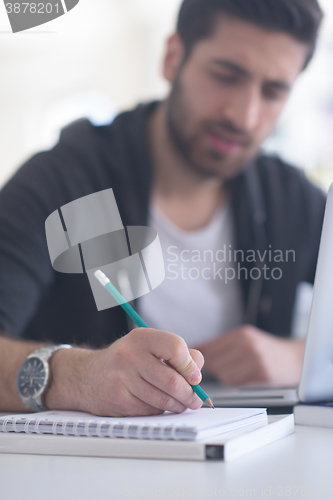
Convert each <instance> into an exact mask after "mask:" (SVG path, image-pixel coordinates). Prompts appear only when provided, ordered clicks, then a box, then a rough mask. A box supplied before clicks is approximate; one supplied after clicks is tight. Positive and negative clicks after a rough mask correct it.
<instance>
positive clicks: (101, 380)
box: [45, 328, 204, 417]
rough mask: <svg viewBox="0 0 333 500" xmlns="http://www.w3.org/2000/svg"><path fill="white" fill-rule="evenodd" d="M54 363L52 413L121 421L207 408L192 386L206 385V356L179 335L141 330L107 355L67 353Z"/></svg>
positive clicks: (80, 351) (56, 356) (104, 351)
mask: <svg viewBox="0 0 333 500" xmlns="http://www.w3.org/2000/svg"><path fill="white" fill-rule="evenodd" d="M51 359H52V373H53V381H52V384H51V387H50V389H49V390H48V391H47V393H46V397H45V405H46V406H47V407H48V408H50V409H63V410H66V409H69V410H81V411H88V412H90V413H93V414H96V415H101V416H115V417H119V416H130V415H157V414H160V413H163V412H164V411H165V410H169V411H173V412H177V413H180V412H182V411H184V410H185V409H186V408H192V409H193V410H196V409H198V408H200V407H201V405H202V401H201V400H200V399H199V397H198V396H197V395H196V394H195V393H194V392H193V390H192V388H191V387H190V384H192V385H196V384H198V383H200V381H201V373H200V370H201V368H202V366H203V363H204V360H203V356H202V354H201V353H200V352H198V351H196V350H193V349H191V350H189V349H188V348H187V345H186V343H185V342H184V340H183V339H182V338H180V337H178V336H177V335H175V334H173V333H169V332H165V331H161V330H153V329H152V328H135V329H134V330H132V331H131V332H130V333H129V334H128V335H126V336H125V337H123V338H121V339H119V340H117V341H116V342H115V343H114V344H112V345H111V346H110V347H108V348H106V349H102V350H97V351H90V350H86V349H75V348H72V349H68V350H67V349H61V350H59V351H57V352H56V353H55V354H54V355H53V356H52V358H51Z"/></svg>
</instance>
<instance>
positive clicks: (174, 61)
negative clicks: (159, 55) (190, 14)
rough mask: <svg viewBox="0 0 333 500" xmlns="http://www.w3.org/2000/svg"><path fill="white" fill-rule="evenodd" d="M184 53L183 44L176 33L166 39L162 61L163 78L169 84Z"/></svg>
mask: <svg viewBox="0 0 333 500" xmlns="http://www.w3.org/2000/svg"><path fill="white" fill-rule="evenodd" d="M184 53H185V50H184V44H183V42H182V40H181V38H180V36H179V35H178V33H174V34H173V35H171V36H170V37H169V38H168V41H167V46H166V53H165V56H164V61H163V76H164V78H165V79H166V80H167V81H168V82H169V83H173V81H174V79H175V77H176V75H177V72H178V68H179V67H180V64H181V62H182V60H183V57H184Z"/></svg>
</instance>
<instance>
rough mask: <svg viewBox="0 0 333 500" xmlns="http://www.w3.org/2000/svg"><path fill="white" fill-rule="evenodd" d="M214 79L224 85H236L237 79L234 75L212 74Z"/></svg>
mask: <svg viewBox="0 0 333 500" xmlns="http://www.w3.org/2000/svg"><path fill="white" fill-rule="evenodd" d="M212 75H213V78H214V79H215V80H217V81H219V82H222V83H229V84H230V83H235V82H236V81H237V78H236V77H235V76H234V75H223V74H221V73H212Z"/></svg>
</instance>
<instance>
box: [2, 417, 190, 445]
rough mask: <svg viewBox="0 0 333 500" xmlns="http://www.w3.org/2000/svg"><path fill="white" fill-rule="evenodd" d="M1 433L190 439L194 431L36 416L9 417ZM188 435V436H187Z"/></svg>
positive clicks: (3, 424)
mask: <svg viewBox="0 0 333 500" xmlns="http://www.w3.org/2000/svg"><path fill="white" fill-rule="evenodd" d="M0 432H14V433H26V434H53V435H54V436H59V435H62V436H78V437H80V436H84V437H99V438H106V437H107V438H124V439H153V440H156V439H159V440H170V439H171V440H179V439H182V440H184V439H185V440H186V439H188V440H191V439H192V429H191V428H185V427H184V426H182V427H178V426H172V425H170V424H169V425H166V426H162V425H154V426H149V425H148V424H147V425H145V424H139V425H133V424H124V423H121V422H118V421H117V420H115V421H114V422H110V420H109V421H106V420H99V421H96V420H70V419H68V420H59V419H55V420H51V419H47V418H42V417H41V418H37V417H34V416H33V417H31V418H29V417H24V418H22V417H19V418H14V417H8V418H6V419H5V420H4V421H3V422H2V423H1V422H0ZM184 433H185V435H184Z"/></svg>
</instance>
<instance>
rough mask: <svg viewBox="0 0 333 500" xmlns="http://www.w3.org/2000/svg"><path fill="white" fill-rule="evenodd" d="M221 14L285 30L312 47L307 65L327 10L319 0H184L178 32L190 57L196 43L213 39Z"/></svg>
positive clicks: (263, 26)
mask: <svg viewBox="0 0 333 500" xmlns="http://www.w3.org/2000/svg"><path fill="white" fill-rule="evenodd" d="M219 14H227V15H230V16H233V17H236V18H239V19H242V20H244V21H248V22H251V23H253V24H256V25H257V26H260V27H262V28H266V29H267V30H270V31H282V32H284V33H287V34H289V35H291V36H293V37H294V38H295V39H297V40H299V41H301V42H303V43H305V44H306V45H308V46H309V55H308V58H307V60H306V63H305V66H304V67H306V66H307V65H308V63H309V61H310V60H311V59H312V56H313V54H314V51H315V46H316V41H317V36H318V30H319V27H320V24H321V21H322V18H323V12H322V10H321V8H320V6H319V4H318V1H317V0H184V1H183V3H182V5H181V8H180V12H179V16H178V22H177V31H178V33H179V35H180V37H181V39H182V41H183V43H184V46H185V58H188V57H189V55H190V53H191V51H192V49H193V47H194V45H195V44H196V43H197V42H199V41H200V40H204V39H205V38H209V37H210V36H211V35H212V34H213V32H214V29H215V25H216V20H217V19H218V16H219Z"/></svg>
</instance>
